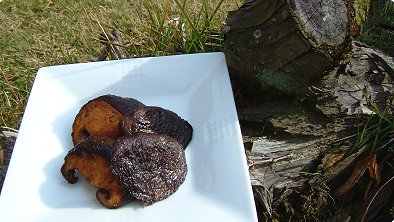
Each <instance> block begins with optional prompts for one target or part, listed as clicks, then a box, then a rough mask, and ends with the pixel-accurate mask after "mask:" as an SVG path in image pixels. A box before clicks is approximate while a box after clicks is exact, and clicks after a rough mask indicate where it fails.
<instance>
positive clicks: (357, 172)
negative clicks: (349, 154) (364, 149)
mask: <svg viewBox="0 0 394 222" xmlns="http://www.w3.org/2000/svg"><path fill="white" fill-rule="evenodd" d="M372 160H373V154H368V155H366V154H365V155H363V156H362V157H361V158H360V159H359V160H358V161H357V163H356V164H355V166H354V168H353V173H352V175H351V176H350V177H349V178H348V179H347V181H346V182H345V183H344V184H343V185H342V186H340V187H339V188H338V189H337V190H336V191H335V192H334V193H333V195H335V196H341V195H343V194H345V193H346V192H347V191H348V190H350V188H352V187H353V186H354V185H355V184H356V183H357V182H358V181H359V179H360V178H361V177H362V175H364V172H365V170H366V169H367V168H368V166H369V165H370V163H371V161H372Z"/></svg>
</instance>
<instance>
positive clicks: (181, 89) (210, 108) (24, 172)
mask: <svg viewBox="0 0 394 222" xmlns="http://www.w3.org/2000/svg"><path fill="white" fill-rule="evenodd" d="M104 94H114V95H118V96H124V97H132V98H135V99H138V100H140V101H141V102H143V103H145V104H146V105H155V106H161V107H164V108H167V109H170V110H172V111H174V112H176V113H177V114H178V115H180V116H181V117H182V118H184V119H186V120H187V121H189V123H190V124H191V125H192V126H193V129H194V133H193V139H192V141H191V143H190V144H189V146H188V148H187V149H186V160H187V164H188V168H189V171H188V175H187V177H186V180H185V182H184V183H183V184H182V185H181V186H180V187H179V189H178V191H177V192H175V193H174V194H173V195H171V196H170V197H168V198H167V199H165V200H162V201H159V202H157V203H155V204H153V205H151V206H147V207H142V206H141V205H140V204H138V203H129V204H127V205H125V206H123V207H121V208H119V209H116V210H110V209H106V208H104V207H103V206H101V205H100V204H99V203H98V202H97V200H96V197H95V192H96V190H95V189H94V188H92V187H91V186H90V185H89V184H87V183H86V182H84V180H79V181H78V182H77V183H76V184H68V183H67V182H66V180H65V179H64V178H63V177H62V175H61V173H60V167H61V165H62V164H63V162H64V160H63V158H64V156H65V155H66V153H67V151H68V150H69V149H71V148H72V142H71V125H72V122H73V121H74V117H75V115H76V114H77V113H78V111H79V109H80V107H81V106H82V105H83V104H85V103H86V102H87V101H89V100H90V99H93V98H94V97H97V96H100V95H104ZM0 217H1V220H4V221H14V222H19V221H20V222H22V221H23V222H53V221H56V222H61V221H65V222H66V221H67V222H70V221H95V222H111V221H114V222H124V221H130V222H136V221H138V222H148V221H149V222H150V221H155V222H156V221H160V222H167V221H171V222H174V221H179V222H193V221H196V222H197V221H198V222H201V221H204V222H209V221H212V222H213V221H214V222H218V221H226V222H231V221H234V222H242V221H245V222H246V221H247V222H253V221H257V217H256V212H255V206H254V200H253V194H252V190H251V185H250V182H249V174H248V169H247V165H246V160H245V153H244V150H243V145H242V137H241V132H240V128H239V122H238V117H237V113H236V109H235V105H234V98H233V95H232V90H231V85H230V79H229V74H228V71H227V66H226V62H225V57H224V54H223V53H203V54H191V55H180V56H166V57H156V58H139V59H127V60H117V61H106V62H96V63H84V64H72V65H61V66H53V67H45V68H41V69H40V70H39V71H38V73H37V77H36V79H35V81H34V85H33V88H32V91H31V94H30V97H29V101H28V104H27V107H26V110H25V114H24V117H23V121H22V124H21V127H20V131H19V135H18V139H17V142H16V144H15V149H14V153H13V156H12V159H11V163H10V166H9V170H8V174H7V177H6V180H5V183H4V187H3V190H2V194H1V196H0Z"/></svg>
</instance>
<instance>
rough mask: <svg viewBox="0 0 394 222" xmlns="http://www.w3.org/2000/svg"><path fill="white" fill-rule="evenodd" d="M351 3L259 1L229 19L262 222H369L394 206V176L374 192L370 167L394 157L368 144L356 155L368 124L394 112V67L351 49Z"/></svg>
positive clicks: (228, 49)
mask: <svg viewBox="0 0 394 222" xmlns="http://www.w3.org/2000/svg"><path fill="white" fill-rule="evenodd" d="M349 2H351V1H341V0H338V1H336V0H330V1H312V0H311V1H308V0H306V1H305V0H304V1H297V0H288V1H284V0H283V1H280V0H266V1H259V0H250V1H246V3H245V4H244V5H243V6H242V7H241V8H240V9H239V10H237V11H234V12H230V13H229V15H228V18H227V26H226V28H225V33H226V39H225V53H226V58H227V62H228V66H229V70H230V73H231V77H232V80H233V83H234V86H235V88H234V91H235V93H236V103H237V108H238V115H239V118H240V121H241V128H242V134H243V136H244V145H245V148H246V153H247V158H248V164H249V172H250V177H251V183H252V187H253V191H254V195H255V200H256V207H257V209H258V216H259V220H260V221H266V220H272V219H279V220H280V221H282V220H283V221H287V220H290V219H292V220H293V219H295V220H297V219H298V220H308V219H313V218H314V219H315V220H316V218H318V219H317V220H319V219H321V220H328V221H345V220H352V221H353V220H355V221H359V220H361V219H363V218H364V220H367V221H368V220H371V219H373V218H375V219H376V218H377V215H379V213H381V212H383V209H384V204H385V203H386V204H387V203H388V201H389V200H390V198H391V199H393V198H394V197H393V195H392V192H391V191H390V189H393V188H394V183H387V184H386V182H388V181H390V178H391V177H392V176H393V175H392V174H393V173H390V172H392V171H388V172H385V173H382V174H381V175H379V176H381V180H382V181H383V182H380V183H375V185H376V186H375V187H371V186H367V184H370V182H371V181H373V179H371V178H372V176H368V171H369V168H371V167H372V166H377V165H379V166H385V167H388V166H389V165H390V164H393V162H394V159H393V157H392V156H390V157H384V156H385V155H383V154H381V153H378V154H376V153H373V154H371V148H370V147H369V146H367V145H365V146H364V147H363V149H360V150H358V151H357V152H355V153H353V154H352V155H349V149H350V148H351V147H352V144H353V142H354V141H355V135H354V134H355V132H357V128H358V127H359V128H360V127H361V128H362V127H364V125H363V124H365V122H363V120H365V119H371V117H370V116H371V115H373V114H374V113H376V112H383V111H388V112H391V113H392V112H393V111H394V106H393V101H392V99H390V98H391V97H392V95H393V91H394V88H393V77H392V76H393V75H392V73H393V67H394V63H393V61H394V60H393V58H392V57H389V56H386V55H385V54H383V53H381V52H379V51H376V50H373V49H371V48H370V47H368V46H366V45H364V44H362V43H359V42H353V41H352V37H351V33H352V34H353V35H357V33H358V31H359V30H358V31H357V27H355V25H354V21H353V17H354V10H352V7H351V5H349ZM245 92H246V93H245ZM250 92H251V93H250ZM248 93H249V94H248ZM260 95H262V96H260ZM245 98H247V99H245ZM245 100H248V101H247V102H245ZM393 130H394V129H393ZM384 144H386V145H381V147H386V148H385V149H387V147H388V146H392V145H393V144H394V138H393V137H387V138H386V141H385V143H384ZM387 144H391V145H387ZM383 149H384V148H382V150H383ZM373 155H377V157H376V160H377V163H375V165H373V164H372V162H371V160H372V159H374V158H375V156H373ZM372 157H374V158H372ZM364 159H368V161H364ZM353 172H356V174H355V175H353V174H352V173H353ZM367 187H369V188H367ZM379 189H380V191H379V192H382V193H383V196H379V195H378V194H379V192H378V190H379ZM338 190H339V191H341V192H339V191H338ZM375 194H376V196H378V198H376V199H374V198H373V197H374V195H375ZM338 202H341V203H346V206H337V205H335V203H338ZM300 203H303V204H300ZM369 203H372V204H369ZM368 206H369V207H368ZM371 206H373V207H371Z"/></svg>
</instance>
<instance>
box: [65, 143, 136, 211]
mask: <svg viewBox="0 0 394 222" xmlns="http://www.w3.org/2000/svg"><path fill="white" fill-rule="evenodd" d="M113 142H114V141H113V140H112V139H110V138H102V137H94V136H91V137H88V138H87V139H85V140H83V141H82V142H80V143H79V144H78V145H77V146H75V147H74V148H73V149H71V150H70V151H69V152H68V154H67V155H66V157H65V158H64V160H65V162H64V164H63V166H62V168H61V173H62V175H63V176H64V178H65V179H66V180H67V181H68V182H69V183H72V184H74V183H76V182H77V180H78V177H76V176H75V173H76V170H77V171H79V173H80V174H81V175H82V176H83V177H84V178H85V180H86V181H87V182H88V183H89V184H91V185H92V186H94V187H96V188H98V190H97V192H96V198H97V200H98V201H99V202H100V203H101V204H102V205H103V206H105V207H107V208H118V207H120V206H122V205H123V204H124V203H125V202H126V200H127V199H129V195H128V193H127V191H126V190H125V189H124V188H123V186H122V185H121V183H120V182H119V181H118V179H117V178H116V177H115V176H114V175H113V173H112V172H111V169H110V162H111V158H112V144H113Z"/></svg>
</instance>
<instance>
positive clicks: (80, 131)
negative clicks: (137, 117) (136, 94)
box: [71, 95, 145, 145]
mask: <svg viewBox="0 0 394 222" xmlns="http://www.w3.org/2000/svg"><path fill="white" fill-rule="evenodd" d="M143 106H145V105H144V104H143V103H141V102H139V101H138V100H135V99H132V98H123V97H119V96H114V95H104V96H100V97H97V98H95V99H93V100H90V101H89V102H87V103H86V104H85V105H84V106H82V108H81V109H80V111H79V112H78V114H77V115H76V117H75V120H74V123H73V126H72V134H71V136H72V140H73V143H74V145H77V144H78V143H80V142H81V141H82V140H84V139H86V138H88V137H89V136H105V137H110V138H114V139H115V138H118V137H119V136H120V130H119V122H120V119H121V118H122V116H123V115H125V114H127V113H129V112H132V111H134V110H135V109H136V108H140V107H143Z"/></svg>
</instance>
